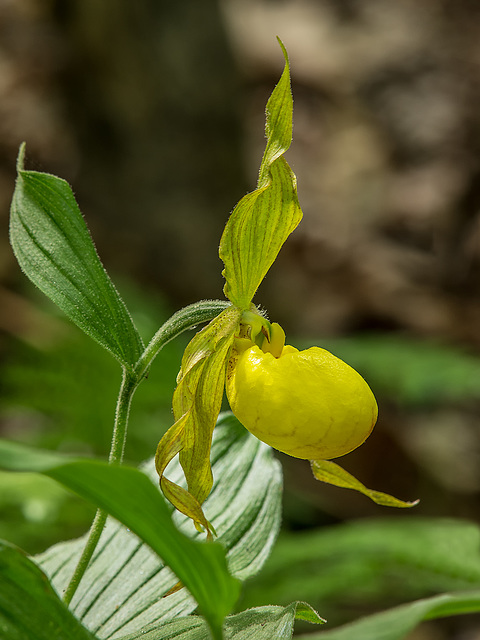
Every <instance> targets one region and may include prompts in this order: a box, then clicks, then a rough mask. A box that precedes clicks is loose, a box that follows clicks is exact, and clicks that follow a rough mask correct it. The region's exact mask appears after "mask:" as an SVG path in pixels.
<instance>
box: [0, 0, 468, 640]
mask: <svg viewBox="0 0 480 640" xmlns="http://www.w3.org/2000/svg"><path fill="white" fill-rule="evenodd" d="M276 35H279V36H280V37H281V38H282V40H283V42H284V43H285V45H286V47H287V49H288V52H289V55H290V60H291V70H292V79H293V92H294V140H293V144H292V148H291V150H290V151H289V152H288V160H289V162H290V164H291V166H292V168H293V170H294V171H295V173H296V174H297V178H298V185H299V198H300V203H301V205H302V208H303V211H304V220H303V222H302V224H301V225H300V227H299V228H298V229H297V231H296V232H295V233H294V235H293V236H292V237H291V238H290V240H289V241H288V243H287V245H286V246H285V247H284V248H283V250H282V252H281V255H280V257H279V259H278V261H277V263H276V264H275V266H274V268H272V271H271V273H270V274H269V275H268V276H267V278H266V280H265V282H264V284H263V285H262V287H261V289H260V291H259V294H258V295H257V298H256V301H257V302H258V303H260V304H261V305H262V306H264V307H265V308H266V309H267V310H268V312H269V315H270V317H271V318H272V319H275V320H278V321H279V322H281V324H282V325H283V326H284V327H285V329H286V331H287V335H289V336H290V337H291V339H292V340H293V339H294V337H295V338H297V339H298V340H299V341H302V340H304V341H309V340H310V341H311V342H313V341H316V342H317V343H320V344H321V343H322V340H329V339H330V340H334V339H338V338H341V337H345V336H365V335H368V336H372V335H381V336H382V337H383V338H385V336H387V338H388V339H390V338H391V337H394V338H400V339H403V338H406V339H407V340H408V341H410V342H408V345H409V348H410V349H411V351H410V352H409V351H408V349H407V350H406V351H404V353H407V355H408V353H411V354H412V358H413V357H414V356H415V355H417V356H418V362H417V361H415V362H416V364H418V366H419V367H421V365H422V362H421V354H422V351H421V348H422V345H425V344H426V345H430V344H432V341H434V342H433V344H436V345H438V344H440V345H446V346H445V348H446V349H450V348H453V349H456V350H458V353H460V354H466V356H467V357H468V358H472V367H471V371H472V374H471V376H470V374H468V373H467V374H465V369H463V370H462V372H463V373H461V374H460V373H459V376H463V378H462V381H461V383H460V382H459V386H461V384H464V385H465V389H466V390H465V393H463V394H462V393H459V394H457V395H456V396H455V397H453V398H449V397H445V396H444V395H443V393H442V392H441V390H442V389H443V388H447V389H449V388H451V386H452V381H453V383H455V381H456V378H455V371H454V370H453V369H452V367H453V365H452V367H448V369H449V370H448V371H447V372H446V373H447V374H448V375H449V376H450V377H449V378H448V376H447V380H446V382H445V383H444V387H442V385H441V384H437V386H435V385H434V384H433V382H432V385H433V387H432V388H433V392H432V394H431V396H430V397H428V398H426V399H425V397H422V398H420V400H419V401H418V402H412V401H411V399H412V394H410V395H409V396H408V394H407V396H408V397H407V399H406V400H405V397H400V394H399V393H398V392H396V390H395V387H392V388H391V389H390V390H388V393H387V390H386V389H384V388H382V385H381V380H382V372H381V371H380V373H378V367H379V364H378V363H379V360H378V358H377V360H376V361H375V363H376V366H377V373H376V376H377V377H375V375H373V379H372V386H373V388H374V391H376V393H377V395H379V404H380V416H381V417H380V421H379V425H378V427H377V430H376V433H375V438H373V437H372V439H371V440H370V441H369V442H368V443H367V444H366V445H365V446H364V447H362V448H361V449H359V450H358V452H356V453H355V454H352V457H351V459H350V458H348V460H347V459H346V460H345V466H346V467H347V468H349V469H350V470H352V471H354V472H356V473H358V475H359V477H361V479H362V480H363V481H365V482H366V484H368V485H370V486H373V487H374V488H377V489H382V490H386V491H391V492H393V493H396V494H399V497H402V498H407V499H408V498H416V497H420V498H421V499H422V503H421V505H420V507H418V513H419V514H421V515H435V516H460V517H467V518H469V519H473V520H474V521H477V522H478V521H480V465H479V460H480V447H479V435H480V433H479V431H480V427H479V416H480V404H479V398H480V389H479V387H480V378H479V377H478V376H477V377H476V380H474V379H473V378H475V373H478V374H479V375H480V369H479V368H478V366H477V363H476V357H477V355H478V353H479V350H480V278H479V271H480V215H479V210H480V112H479V110H478V104H479V101H480V4H479V3H477V2H474V1H473V0H422V2H414V1H413V0H396V1H395V2H385V1H384V0H218V1H217V0H202V1H199V0H178V1H177V2H166V1H165V0H141V1H139V2H129V1H127V0H116V1H115V2H113V1H112V0H104V1H103V2H97V1H96V0H68V1H62V0H57V1H54V0H0V224H1V234H0V280H1V284H0V329H1V330H2V334H1V338H0V355H2V354H3V355H5V356H7V355H8V356H9V357H10V355H11V353H12V350H13V352H14V350H15V349H14V348H12V340H14V341H18V340H19V341H20V342H21V341H27V342H30V343H33V344H37V343H41V342H42V340H43V339H44V338H45V337H46V336H47V335H48V336H49V337H50V338H52V336H51V335H50V333H51V332H52V329H51V328H50V329H49V327H51V324H50V323H49V321H46V320H45V318H44V317H43V316H42V315H41V314H39V312H38V311H37V308H36V303H35V302H32V299H31V289H28V288H27V287H26V285H25V282H24V278H23V276H22V275H21V274H20V271H19V269H18V266H17V265H16V263H15V260H14V257H13V255H12V253H11V251H10V248H9V245H8V209H9V203H10V199H11V195H12V192H13V187H14V179H15V171H14V170H15V158H16V154H17V150H18V146H19V144H20V143H21V142H22V141H24V140H25V141H26V143H27V165H28V167H29V168H33V169H38V170H42V171H47V172H50V173H55V174H57V175H60V176H62V177H64V178H66V179H67V180H68V181H69V182H70V184H71V185H72V186H73V189H74V191H75V194H76V197H77V200H78V202H79V204H80V208H81V209H82V211H83V213H84V215H85V217H86V219H87V222H88V225H89V227H90V229H91V231H92V235H93V237H94V238H95V242H96V245H97V248H98V250H99V253H100V255H101V257H102V259H103V261H104V263H105V265H106V266H107V268H108V270H109V271H110V272H111V273H112V274H114V279H116V278H118V279H120V281H122V278H123V279H125V280H126V281H130V282H134V283H136V285H137V286H138V287H139V288H140V290H142V291H145V292H147V293H148V296H149V297H150V298H151V299H152V300H156V299H157V298H158V299H159V300H160V299H161V300H162V301H166V304H167V306H168V307H170V308H171V309H172V310H174V309H176V308H178V307H179V306H182V305H184V304H187V303H190V302H193V301H195V300H198V299H201V298H208V297H212V298H217V297H222V294H221V290H222V278H221V275H220V274H221V268H222V265H221V263H220V261H219V259H218V256H217V248H218V241H219V238H220V235H221V232H222V229H223V226H224V224H225V221H226V219H227V216H228V213H229V212H230V211H231V209H232V208H233V206H234V204H235V203H236V202H237V201H238V199H239V198H240V197H241V196H242V195H243V194H244V193H245V192H246V191H247V190H251V189H253V188H254V185H255V179H256V172H257V169H258V165H259V162H260V159H261V154H262V151H263V144H264V137H263V127H264V107H265V102H266V100H267V98H268V95H269V94H270V92H271V90H272V88H273V86H274V84H275V82H276V81H277V79H278V77H279V74H280V72H281V69H282V67H283V59H282V55H281V52H280V49H279V47H278V44H277V42H276V39H275V36H276ZM53 331H54V329H53ZM49 332H50V333H49ZM39 336H40V337H39ZM412 341H413V342H412ZM15 344H16V343H15ZM389 344H390V343H389ZM399 344H400V346H399V347H398V349H397V351H395V350H393V351H391V352H389V353H393V354H394V355H393V356H392V357H390V359H388V358H387V359H386V360H385V363H384V365H382V366H384V367H385V373H388V374H389V375H390V376H391V374H392V371H395V367H396V359H395V358H396V357H397V356H398V354H401V353H402V346H401V345H402V343H401V342H400V343H399ZM416 344H418V345H420V347H419V349H420V351H418V352H416V349H415V345H416ZM412 345H413V346H412ZM372 348H373V347H372ZM428 353H429V352H428ZM395 354H397V356H395ZM364 360H365V359H364ZM364 360H362V358H360V359H359V363H358V366H359V368H360V370H362V372H364V373H365V375H366V376H367V374H368V366H367V364H368V363H367V364H365V368H364V369H362V362H364ZM367 360H368V358H367ZM365 362H366V361H365ZM452 362H454V363H455V362H456V361H455V359H454V360H453V361H452ZM469 362H470V361H469ZM431 366H432V367H433V370H435V364H432V365H431ZM444 366H445V364H444V361H443V360H441V359H440V361H439V365H438V369H439V371H438V373H439V375H440V374H441V373H444V372H443V371H441V369H442V367H444ZM414 368H415V363H413V364H412V371H413V373H415V371H414ZM409 371H410V370H408V366H407V373H406V374H405V375H406V376H407V377H408V376H410V373H409ZM429 371H430V372H431V371H432V369H430V370H429V369H428V367H427V373H426V374H425V376H424V378H425V377H427V378H428V376H430V375H431V373H429ZM466 378H468V379H466ZM410 379H412V378H411V377H410ZM369 380H370V378H369ZM376 381H377V384H378V388H377V387H376V386H375V383H376ZM427 383H428V380H427ZM412 384H413V382H412ZM422 384H425V379H422ZM469 385H470V386H469ZM427 386H428V384H427ZM462 389H463V387H462ZM413 395H414V394H413ZM447 396H448V394H447ZM7 423H8V419H7V418H5V417H4V419H3V425H4V430H6V432H7V433H9V430H8V429H10V431H11V425H10V427H8V424H7ZM5 425H7V426H5ZM284 462H285V469H286V483H287V487H290V488H289V489H287V494H286V519H287V526H288V523H289V522H290V526H291V527H292V528H296V527H299V528H300V527H303V526H313V525H318V524H319V523H322V522H323V521H324V520H327V521H329V519H330V520H331V521H336V520H342V519H344V518H349V517H361V516H364V515H375V516H380V515H381V513H380V512H381V510H380V509H379V508H377V507H375V506H374V505H370V504H367V503H366V501H363V500H362V501H360V500H359V499H358V497H357V496H352V495H350V494H348V493H347V492H338V491H337V490H335V489H331V490H330V489H328V488H327V487H321V488H320V487H319V486H318V485H317V484H314V482H313V480H311V478H310V475H309V473H310V472H309V470H308V468H305V467H304V466H298V465H297V463H296V462H295V461H293V460H285V461H284ZM289 492H290V493H289ZM305 496H307V497H305ZM299 501H300V503H299ZM302 501H303V502H302ZM299 504H303V506H304V511H303V512H302V513H300V507H299V506H298V505H299ZM319 514H323V515H319ZM325 514H327V515H325ZM389 515H391V514H389ZM289 518H290V520H289ZM459 624H460V623H459ZM460 626H461V624H460ZM428 628H430V627H428ZM442 628H443V629H447V628H448V629H449V627H448V625H447V626H444V627H441V626H440V627H435V628H434V632H432V633H434V635H432V636H428V635H424V636H420V635H418V637H424V638H427V637H432V638H435V639H436V638H439V639H440V640H443V638H447V637H452V638H453V637H456V638H465V639H466V638H468V639H469V640H471V639H472V638H474V637H477V636H474V635H472V634H473V633H474V631H472V629H471V628H469V631H468V633H469V634H470V635H448V634H449V633H450V631H448V632H447V631H442ZM425 629H427V627H425ZM425 633H426V634H428V633H430V632H429V631H428V629H427V631H425ZM451 633H452V634H454V631H451ZM455 633H458V634H460V632H455ZM462 633H463V632H462ZM465 633H467V632H465ZM442 634H443V635H442ZM415 637H417V636H415Z"/></svg>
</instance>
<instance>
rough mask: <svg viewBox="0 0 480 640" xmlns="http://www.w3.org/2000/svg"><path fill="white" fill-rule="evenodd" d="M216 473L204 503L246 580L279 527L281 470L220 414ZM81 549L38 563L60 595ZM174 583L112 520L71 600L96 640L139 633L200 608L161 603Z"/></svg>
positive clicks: (65, 549) (175, 598)
mask: <svg viewBox="0 0 480 640" xmlns="http://www.w3.org/2000/svg"><path fill="white" fill-rule="evenodd" d="M212 467H213V474H214V478H215V482H214V485H213V489H212V492H211V494H210V496H209V497H208V498H207V499H206V501H205V503H204V509H205V513H206V515H207V517H208V519H209V521H210V522H211V523H212V524H213V526H214V527H215V529H216V531H217V533H218V541H219V542H220V543H221V544H222V546H223V547H224V549H225V551H226V556H227V563H228V568H229V571H230V572H231V573H232V575H233V576H235V577H236V578H238V579H240V580H245V579H247V578H249V577H251V576H253V575H255V574H256V573H258V571H259V570H260V569H261V568H262V567H263V564H264V562H265V560H266V559H267V556H268V555H269V553H270V550H271V548H272V546H273V544H274V542H275V539H276V536H277V533H278V530H279V527H280V518H281V497H282V474H281V467H280V464H279V463H278V461H277V460H276V459H275V458H274V457H273V455H272V450H271V449H270V448H269V447H267V446H266V445H265V444H263V443H262V442H260V441H259V440H257V439H256V438H255V437H254V436H252V435H251V434H250V433H249V432H248V431H246V430H245V429H244V428H243V427H242V426H241V425H240V423H239V422H238V420H237V419H236V418H235V417H234V416H233V415H232V414H230V413H227V414H222V415H221V417H220V419H219V422H218V425H217V427H216V429H215V432H214V438H213V445H212ZM144 471H145V473H147V474H148V475H149V477H151V478H152V479H153V478H156V477H157V476H156V472H155V469H154V465H153V461H151V462H150V463H148V464H147V465H146V467H145V468H144ZM169 475H170V477H171V478H172V480H173V481H174V482H176V483H178V484H179V485H180V484H182V480H183V471H182V469H181V467H180V464H179V463H178V461H177V460H175V461H174V462H173V463H172V465H171V467H170V468H169ZM183 486H184V485H183ZM173 517H174V520H175V522H176V523H177V525H178V527H179V528H180V530H181V531H183V532H185V533H186V534H187V535H189V536H191V537H193V538H197V539H198V538H203V537H204V534H201V533H199V532H197V531H196V530H195V528H194V526H193V524H192V522H191V520H190V519H189V518H187V517H186V516H184V515H182V514H180V513H179V512H178V511H174V515H173ZM83 544H84V539H80V540H74V541H71V542H66V543H61V544H58V545H55V546H54V547H52V548H51V549H49V550H48V551H46V552H45V553H44V554H43V555H42V556H40V557H39V558H38V559H39V562H40V564H41V566H42V568H43V569H44V570H45V571H46V573H47V574H48V575H49V576H50V577H51V579H52V582H53V585H54V586H55V588H56V589H57V591H58V592H59V593H61V592H62V591H63V589H65V587H66V585H67V583H68V580H69V578H70V576H71V574H72V572H73V569H74V567H75V564H76V560H77V559H78V557H79V555H80V553H81V550H82V548H83ZM177 580H178V577H177V576H175V575H174V574H173V573H172V571H171V570H170V569H169V568H167V567H166V566H165V564H164V563H163V562H162V561H161V560H160V559H159V558H158V556H155V554H153V553H152V551H151V550H150V549H149V547H148V546H147V545H145V544H143V543H142V541H141V540H140V539H139V538H138V537H137V536H135V535H134V534H133V533H131V532H129V531H128V530H126V529H125V527H123V526H122V525H120V524H119V523H118V522H116V521H113V520H109V522H108V524H107V527H106V530H105V531H104V533H103V534H102V537H101V539H100V543H99V546H98V547H97V551H96V553H95V555H94V557H93V560H92V563H91V565H90V566H89V567H88V569H87V571H86V573H85V576H84V579H83V581H82V582H81V583H80V586H79V588H78V591H77V593H76V594H75V596H74V598H73V600H72V603H71V606H72V610H73V612H74V613H75V615H76V616H77V617H78V618H79V619H80V620H81V621H82V623H83V624H84V625H85V626H86V627H88V628H89V629H90V630H91V631H93V632H95V633H96V634H97V635H98V637H99V638H105V639H107V638H108V639H110V638H119V637H122V636H123V635H125V634H128V633H135V634H140V633H141V630H142V629H144V627H145V626H147V625H150V624H152V623H158V624H160V623H164V622H166V621H169V620H171V619H172V618H174V617H177V616H186V615H188V614H190V613H192V612H193V611H194V610H195V609H196V602H195V600H194V599H193V598H192V596H191V595H190V594H189V593H188V591H187V590H186V589H182V590H180V591H177V592H176V593H174V594H173V595H170V596H168V597H166V598H164V597H162V596H164V595H165V594H166V593H167V592H168V591H169V590H170V589H171V588H172V587H173V586H174V585H175V584H176V582H177Z"/></svg>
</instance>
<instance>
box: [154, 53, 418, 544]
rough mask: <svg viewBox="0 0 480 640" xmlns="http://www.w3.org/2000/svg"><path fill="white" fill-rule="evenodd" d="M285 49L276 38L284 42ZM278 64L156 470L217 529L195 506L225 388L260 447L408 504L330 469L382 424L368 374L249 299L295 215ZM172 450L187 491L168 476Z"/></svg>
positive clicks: (287, 103) (377, 497) (288, 112)
mask: <svg viewBox="0 0 480 640" xmlns="http://www.w3.org/2000/svg"><path fill="white" fill-rule="evenodd" d="M279 42H280V41H279ZM280 46H281V47H282V51H283V53H284V56H285V69H284V71H283V74H282V76H281V78H280V81H279V83H278V84H277V86H276V87H275V89H274V90H273V93H272V95H271V97H270V99H269V101H268V103H267V109H266V127H265V132H266V137H267V145H266V148H265V153H264V155H263V159H262V162H261V166H260V173H259V178H258V185H257V189H256V190H255V191H253V192H252V193H249V194H247V195H246V196H245V197H244V198H242V200H240V202H239V203H238V204H237V206H236V207H235V209H234V210H233V212H232V214H231V216H230V218H229V220H228V222H227V225H226V227H225V230H224V233H223V235H222V238H221V241H220V251H219V253H220V258H221V259H222V260H223V263H224V265H225V268H224V271H223V275H224V276H225V280H226V283H225V287H224V292H225V295H226V296H227V298H228V299H229V300H230V302H231V303H232V306H230V307H227V308H226V309H225V310H224V311H222V313H220V315H219V316H217V318H215V319H214V320H212V321H211V322H210V324H209V325H208V326H207V327H205V328H204V329H203V330H202V331H200V332H199V333H197V335H196V336H195V337H194V338H193V339H192V341H191V342H190V344H189V345H188V346H187V348H186V350H185V353H184V356H183V360H182V367H181V370H180V373H179V375H178V379H177V388H176V390H175V393H174V396H173V413H174V417H175V424H174V425H173V426H172V427H171V428H170V429H169V430H168V431H167V433H166V434H165V435H164V437H163V438H162V440H161V441H160V443H159V445H158V448H157V454H156V468H157V471H158V474H159V476H160V486H161V487H162V490H163V492H164V494H165V496H166V497H167V498H168V500H170V502H171V503H172V504H173V505H174V506H175V507H176V508H177V509H178V510H179V511H181V512H182V513H184V514H186V515H187V516H189V517H190V518H192V520H193V521H194V522H195V525H196V526H197V528H201V527H203V528H205V529H206V530H207V533H208V535H209V536H211V535H212V533H213V529H212V527H211V525H210V524H209V522H208V520H207V518H206V517H205V515H204V513H203V510H202V503H203V502H204V500H205V498H206V497H207V496H208V494H209V493H210V490H211V487H212V473H211V469H210V445H211V441H212V432H213V429H214V427H215V423H216V419H217V417H218V414H219V411H220V406H221V402H222V396H223V391H224V388H225V383H226V381H227V395H228V399H229V401H230V405H231V408H232V410H233V412H234V414H235V415H236V416H237V418H238V419H239V420H240V422H241V423H242V424H243V425H244V426H245V427H246V428H247V429H249V430H250V431H251V432H252V433H253V434H254V435H255V436H257V437H258V438H259V439H260V440H263V441H264V442H266V443H267V444H269V445H271V446H272V447H275V448H276V449H279V450H280V451H283V452H285V453H287V454H289V455H291V456H295V457H298V458H305V459H309V460H310V461H311V462H312V470H313V473H314V475H315V477H316V478H317V479H319V480H322V481H324V482H329V483H330V484H336V485H338V486H342V487H348V488H351V489H356V490H358V491H361V492H362V493H364V494H365V495H368V496H369V497H370V498H372V500H374V501H376V502H379V503H380V504H387V505H390V506H400V507H405V506H411V503H406V502H402V501H400V500H397V499H396V498H392V497H390V496H386V495H385V494H381V493H379V492H375V491H370V490H369V489H367V488H366V487H364V486H363V485H362V484H361V483H360V482H358V480H356V479H355V478H353V477H352V476H350V475H349V474H348V473H346V472H345V471H343V469H341V468H340V467H338V465H335V464H334V463H333V462H330V461H329V460H328V459H329V458H335V457H338V456H341V455H344V454H345V453H348V452H349V451H352V450H353V449H355V448H356V447H358V446H359V445H360V444H362V442H363V441H364V440H365V439H366V438H367V437H368V435H369V434H370V432H371V430H372V429H373V426H374V424H375V421H376V418H377V403H376V401H375V398H374V396H373V394H372V392H371V391H370V388H369V387H368V385H367V383H366V382H365V380H363V378H362V377H361V376H360V375H359V374H358V373H357V372H356V371H354V370H353V369H352V368H351V367H349V366H348V365H347V364H345V363H344V362H342V361H341V360H339V359H338V358H336V357H335V356H333V355H332V354H330V353H328V352H327V351H325V350H324V349H320V348H318V347H313V348H311V349H308V350H307V351H298V350H297V349H295V348H294V347H291V346H284V345H285V333H284V331H283V329H282V328H281V327H280V326H279V325H278V324H276V323H272V324H270V322H268V320H267V319H266V318H265V317H264V316H262V315H261V314H260V313H259V312H258V310H257V309H256V307H255V306H254V305H253V304H252V299H253V296H254V295H255V292H256V291H257V289H258V286H259V285H260V283H261V281H262V280H263V278H264V276H265V274H266V273H267V271H268V270H269V268H270V267H271V266H272V264H273V262H274V260H275V258H276V257H277V255H278V252H279V251H280V249H281V247H282V245H283V244H284V242H285V241H286V239H287V238H288V236H289V235H290V233H292V231H293V230H294V229H295V227H296V226H297V225H298V223H299V222H300V220H301V218H302V212H301V209H300V206H299V204H298V200H297V191H296V178H295V175H294V174H293V172H292V171H291V169H290V167H289V166H288V164H287V162H286V161H285V159H284V158H283V154H284V153H285V151H286V150H287V149H288V147H289V146H290V142H291V138H292V94H291V89H290V71H289V63H288V56H287V52H286V51H285V48H284V46H283V44H282V43H281V42H280ZM177 454H179V455H180V463H181V465H182V467H183V470H184V473H185V477H186V480H187V488H186V489H185V488H183V487H180V486H178V485H176V484H174V483H173V482H172V481H171V480H169V479H168V478H166V477H165V470H166V467H167V465H168V463H169V462H170V460H172V459H173V458H174V457H175V456H176V455H177Z"/></svg>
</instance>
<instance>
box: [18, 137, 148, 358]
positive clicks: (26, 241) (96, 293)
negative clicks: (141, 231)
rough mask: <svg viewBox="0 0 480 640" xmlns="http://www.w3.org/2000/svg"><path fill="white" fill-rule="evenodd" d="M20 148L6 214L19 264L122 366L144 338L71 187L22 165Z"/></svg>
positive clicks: (138, 350)
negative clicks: (100, 251)
mask: <svg viewBox="0 0 480 640" xmlns="http://www.w3.org/2000/svg"><path fill="white" fill-rule="evenodd" d="M23 153H24V147H22V149H21V151H20V155H19V161H18V177H17V182H16V186H15V192H14V195H13V200H12V205H11V215H10V242H11V245H12V248H13V251H14V253H15V256H16V258H17V260H18V263H19V264H20V267H21V268H22V270H23V271H24V272H25V274H26V275H27V276H28V278H30V280H31V281H32V282H33V283H34V284H35V285H36V286H37V287H38V288H39V289H40V290H41V291H42V292H43V293H44V294H45V295H46V296H47V297H49V298H50V299H51V300H52V301H53V302H54V303H55V304H56V305H57V306H58V307H60V309H62V311H63V312H64V313H65V314H66V315H67V316H68V317H69V318H70V320H72V321H73V322H74V323H75V324H76V325H77V326H78V327H80V329H82V331H84V332H85V333H86V334H88V335H89V336H90V337H91V338H93V339H94V340H96V341H97V342H98V343H99V344H101V345H102V347H104V348H105V349H107V350H108V351H110V353H112V354H113V355H114V356H115V358H117V359H118V360H119V361H120V362H121V363H122V364H124V365H134V364H135V363H136V362H137V360H138V358H139V356H140V354H141V353H142V351H143V345H142V340H141V338H140V336H139V334H138V332H137V329H136V328H135V326H134V324H133V321H132V318H131V317H130V314H129V312H128V311H127V308H126V307H125V304H124V303H123V300H122V299H121V298H120V295H119V294H118V292H117V290H116V288H115V286H114V285H113V283H112V281H111V280H110V278H109V276H108V274H107V272H106V271H105V269H104V268H103V266H102V264H101V262H100V259H99V257H98V254H97V252H96V250H95V247H94V244H93V242H92V238H91V236H90V233H89V232H88V229H87V226H86V224H85V222H84V220H83V217H82V214H81V213H80V210H79V208H78V205H77V203H76V202H75V198H74V196H73V193H72V190H71V189H70V186H69V185H68V184H67V183H66V182H65V181H64V180H61V179H60V178H57V177H56V176H53V175H49V174H47V173H39V172H37V171H25V170H24V168H23Z"/></svg>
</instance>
